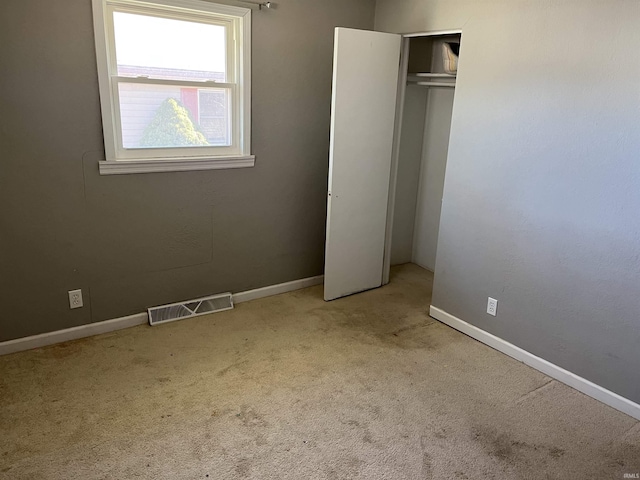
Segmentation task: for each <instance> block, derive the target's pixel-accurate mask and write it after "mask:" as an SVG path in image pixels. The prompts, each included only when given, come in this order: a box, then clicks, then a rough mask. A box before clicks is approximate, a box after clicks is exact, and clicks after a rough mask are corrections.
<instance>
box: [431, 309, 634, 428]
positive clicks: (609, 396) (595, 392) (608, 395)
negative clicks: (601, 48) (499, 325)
mask: <svg viewBox="0 0 640 480" xmlns="http://www.w3.org/2000/svg"><path fill="white" fill-rule="evenodd" d="M429 315H431V316H432V317H433V318H435V319H436V320H440V321H441V322H442V323H445V324H447V325H449V326H450V327H452V328H455V329H456V330H459V331H460V332H462V333H464V334H466V335H469V336H470V337H472V338H475V339H476V340H478V341H480V342H482V343H484V344H485V345H489V346H490V347H492V348H495V349H496V350H498V351H500V352H502V353H504V354H506V355H509V356H510V357H513V358H515V359H516V360H519V361H521V362H522V363H524V364H526V365H529V366H530V367H533V368H535V369H536V370H539V371H540V372H542V373H544V374H545V375H548V376H550V377H552V378H555V379H556V380H558V381H560V382H562V383H564V384H566V385H569V386H570V387H572V388H575V389H576V390H578V391H580V392H582V393H584V394H585V395H588V396H590V397H592V398H595V399H596V400H599V401H601V402H602V403H604V404H606V405H609V406H610V407H613V408H615V409H616V410H620V411H621V412H624V413H626V414H627V415H630V416H632V417H634V418H636V419H638V420H640V405H638V404H637V403H635V402H632V401H631V400H629V399H627V398H624V397H621V396H620V395H618V394H617V393H614V392H612V391H610V390H607V389H606V388H603V387H601V386H600V385H596V384H595V383H593V382H590V381H589V380H587V379H585V378H582V377H579V376H578V375H576V374H575V373H571V372H570V371H568V370H565V369H564V368H562V367H559V366H557V365H554V364H553V363H551V362H548V361H547V360H544V359H543V358H540V357H537V356H535V355H534V354H532V353H529V352H527V351H526V350H523V349H521V348H520V347H516V346H515V345H513V344H511V343H509V342H507V341H505V340H502V339H501V338H499V337H496V336H495V335H492V334H490V333H488V332H485V331H484V330H481V329H479V328H478V327H475V326H473V325H471V324H469V323H467V322H465V321H464V320H460V319H459V318H458V317H454V316H453V315H451V314H450V313H447V312H445V311H444V310H441V309H439V308H437V307H434V306H433V305H432V306H431V307H430V309H429Z"/></svg>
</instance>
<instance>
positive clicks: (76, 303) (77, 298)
mask: <svg viewBox="0 0 640 480" xmlns="http://www.w3.org/2000/svg"><path fill="white" fill-rule="evenodd" d="M82 306H83V303H82V290H79V289H78V290H69V308H80V307H82Z"/></svg>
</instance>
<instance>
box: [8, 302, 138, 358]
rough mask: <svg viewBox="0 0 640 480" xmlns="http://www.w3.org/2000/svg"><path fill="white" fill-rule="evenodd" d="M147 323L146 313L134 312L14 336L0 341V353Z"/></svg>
mask: <svg viewBox="0 0 640 480" xmlns="http://www.w3.org/2000/svg"><path fill="white" fill-rule="evenodd" d="M144 323H147V314H146V312H145V313H136V314H135V315H129V316H127V317H120V318H114V319H112V320H105V321H103V322H95V323H89V324H87V325H80V326H78V327H71V328H65V329H64V330H56V331H55V332H47V333H41V334H40V335H32V336H30V337H24V338H16V339H15V340H9V341H7V342H1V343H0V355H8V354H9V353H16V352H21V351H23V350H31V349H32V348H39V347H46V346H47V345H53V344H55V343H62V342H68V341H69V340H77V339H78V338H84V337H91V336H93V335H99V334H101V333H108V332H113V331H115V330H121V329H123V328H129V327H135V326H136V325H142V324H144Z"/></svg>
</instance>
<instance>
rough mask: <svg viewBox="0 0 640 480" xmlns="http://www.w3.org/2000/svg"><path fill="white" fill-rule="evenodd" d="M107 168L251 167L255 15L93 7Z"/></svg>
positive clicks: (161, 0) (201, 8)
mask: <svg viewBox="0 0 640 480" xmlns="http://www.w3.org/2000/svg"><path fill="white" fill-rule="evenodd" d="M93 9H94V26H95V38H96V54H97V62H98V80H99V84H100V101H101V107H102V123H103V130H104V142H105V153H106V161H104V162H100V173H103V174H108V173H139V172H157V171H171V170H202V169H212V168H236V167H246V166H253V162H254V157H253V156H252V155H251V151H250V126H251V119H250V115H251V98H250V94H251V85H250V65H251V59H250V46H251V40H250V28H251V24H250V23H251V10H250V9H247V8H239V7H231V6H227V5H218V4H213V3H209V2H207V1H202V0H152V2H140V1H137V0H93Z"/></svg>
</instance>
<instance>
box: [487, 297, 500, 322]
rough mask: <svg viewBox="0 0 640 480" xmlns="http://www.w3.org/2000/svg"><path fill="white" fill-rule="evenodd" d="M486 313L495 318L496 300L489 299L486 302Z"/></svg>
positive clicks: (496, 310) (496, 311)
mask: <svg viewBox="0 0 640 480" xmlns="http://www.w3.org/2000/svg"><path fill="white" fill-rule="evenodd" d="M487 313H488V314H489V315H493V316H494V317H495V316H496V314H497V313H498V300H496V299H495V298H491V297H489V300H488V301H487Z"/></svg>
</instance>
